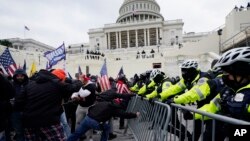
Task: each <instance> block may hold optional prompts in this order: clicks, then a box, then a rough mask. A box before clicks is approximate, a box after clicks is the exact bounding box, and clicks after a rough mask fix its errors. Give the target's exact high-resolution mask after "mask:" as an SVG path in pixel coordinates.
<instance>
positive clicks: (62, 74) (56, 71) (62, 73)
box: [52, 69, 66, 80]
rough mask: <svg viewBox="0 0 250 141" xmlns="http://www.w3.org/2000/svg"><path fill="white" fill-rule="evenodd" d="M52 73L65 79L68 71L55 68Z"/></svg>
mask: <svg viewBox="0 0 250 141" xmlns="http://www.w3.org/2000/svg"><path fill="white" fill-rule="evenodd" d="M52 74H54V75H55V76H56V77H58V78H59V79H60V80H65V79H66V73H65V71H64V70H62V69H55V70H53V71H52Z"/></svg>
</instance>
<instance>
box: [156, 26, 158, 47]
mask: <svg viewBox="0 0 250 141" xmlns="http://www.w3.org/2000/svg"><path fill="white" fill-rule="evenodd" d="M158 34H159V28H158V27H156V45H159V35H158Z"/></svg>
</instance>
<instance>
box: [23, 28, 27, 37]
mask: <svg viewBox="0 0 250 141" xmlns="http://www.w3.org/2000/svg"><path fill="white" fill-rule="evenodd" d="M25 30H26V29H25V26H24V28H23V39H25Z"/></svg>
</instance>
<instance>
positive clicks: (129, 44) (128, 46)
mask: <svg viewBox="0 0 250 141" xmlns="http://www.w3.org/2000/svg"><path fill="white" fill-rule="evenodd" d="M127 41H128V48H129V47H130V40H129V30H128V31H127Z"/></svg>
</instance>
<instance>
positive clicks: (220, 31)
mask: <svg viewBox="0 0 250 141" xmlns="http://www.w3.org/2000/svg"><path fill="white" fill-rule="evenodd" d="M217 34H218V36H219V54H221V52H222V50H221V35H222V29H219V30H218V31H217Z"/></svg>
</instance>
